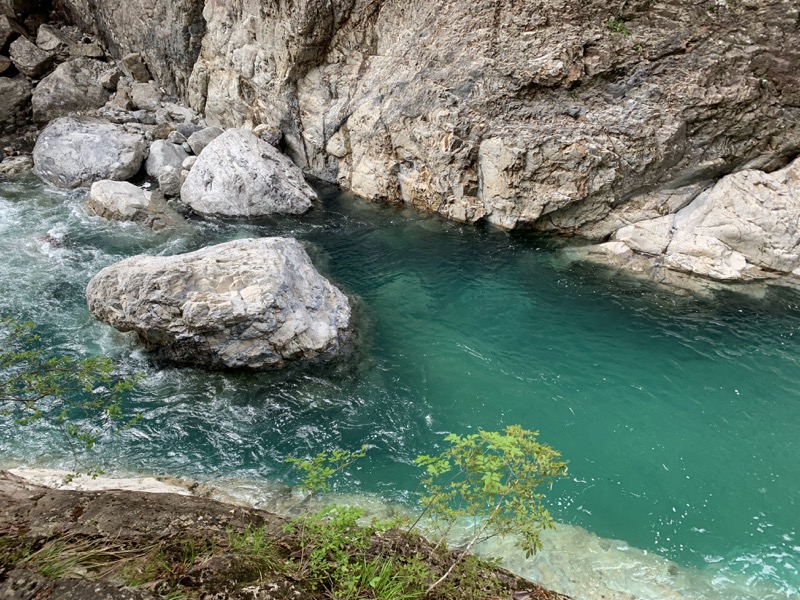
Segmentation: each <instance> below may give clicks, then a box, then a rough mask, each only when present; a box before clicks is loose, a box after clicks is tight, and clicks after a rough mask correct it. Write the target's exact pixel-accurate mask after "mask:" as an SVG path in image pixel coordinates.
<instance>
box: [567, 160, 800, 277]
mask: <svg viewBox="0 0 800 600" xmlns="http://www.w3.org/2000/svg"><path fill="white" fill-rule="evenodd" d="M579 252H582V253H583V254H584V257H585V258H587V259H589V260H595V261H598V262H604V263H610V264H613V265H615V266H618V267H623V268H629V269H633V270H638V271H646V270H654V269H661V270H663V269H669V270H672V271H676V272H680V273H686V274H691V275H696V276H700V277H705V278H709V279H712V280H717V281H732V282H736V281H751V280H759V279H772V278H774V277H775V276H776V275H789V276H794V277H800V158H798V159H796V160H795V161H794V162H793V163H791V164H790V165H788V166H787V167H785V168H783V169H780V170H779V171H775V172H774V173H765V172H763V171H757V170H746V171H740V172H738V173H734V174H732V175H728V176H727V177H724V178H722V179H721V180H720V181H719V182H718V183H717V184H716V185H715V186H714V187H713V188H711V189H709V190H708V191H706V192H703V193H702V194H700V195H699V196H698V197H697V198H696V199H695V200H694V201H692V202H691V203H690V204H689V205H688V206H686V207H685V208H683V209H682V210H680V211H678V212H677V213H676V214H674V215H665V216H663V217H658V218H655V219H649V220H645V221H640V222H638V223H633V224H630V225H627V226H625V227H623V228H621V229H619V230H618V231H617V232H616V233H615V234H614V235H613V240H612V241H611V242H608V243H606V244H602V245H599V246H592V247H589V248H586V249H584V250H581V251H579Z"/></svg>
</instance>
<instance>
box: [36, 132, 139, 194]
mask: <svg viewBox="0 0 800 600" xmlns="http://www.w3.org/2000/svg"><path fill="white" fill-rule="evenodd" d="M144 150H145V144H144V137H143V135H141V134H139V133H129V132H127V131H126V130H125V129H123V128H122V127H120V126H118V125H114V124H112V123H109V122H108V121H104V120H103V119H97V118H94V117H62V118H61V119H57V120H55V121H53V122H52V123H50V124H49V125H48V126H47V127H46V128H45V129H44V131H42V133H41V135H40V136H39V139H38V140H37V142H36V147H35V148H34V149H33V162H34V165H35V167H34V172H35V173H36V175H37V176H38V177H39V178H40V179H41V180H42V181H44V182H45V183H49V184H52V185H55V186H58V187H65V188H76V187H88V186H90V185H91V184H92V183H94V182H95V181H100V180H102V179H113V180H116V181H124V180H127V179H130V178H131V177H133V176H134V175H136V173H137V172H138V171H139V169H140V168H141V166H142V161H143V159H144Z"/></svg>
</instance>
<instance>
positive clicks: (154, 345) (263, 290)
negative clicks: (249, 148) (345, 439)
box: [86, 238, 350, 369]
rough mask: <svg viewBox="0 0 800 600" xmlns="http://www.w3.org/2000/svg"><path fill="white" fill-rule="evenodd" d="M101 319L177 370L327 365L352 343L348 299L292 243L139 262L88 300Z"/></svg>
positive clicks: (94, 285) (97, 280) (109, 272)
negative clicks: (133, 334)
mask: <svg viewBox="0 0 800 600" xmlns="http://www.w3.org/2000/svg"><path fill="white" fill-rule="evenodd" d="M86 298H87V301H88V303H89V310H91V312H92V314H93V315H94V316H95V318H97V319H99V320H101V321H104V322H106V323H108V324H110V325H112V326H113V327H115V328H117V329H119V330H121V331H135V332H136V333H137V334H138V335H139V338H140V339H141V340H142V342H143V343H144V344H145V346H146V347H147V348H149V349H151V350H155V351H157V352H158V354H159V355H160V356H161V357H163V358H166V359H169V360H172V361H174V362H176V363H179V364H185V365H196V366H203V367H210V368H217V369H238V368H245V369H268V368H277V367H282V366H284V365H286V364H287V363H289V362H293V361H301V360H311V359H319V358H327V357H329V356H331V355H333V354H335V353H336V352H337V351H338V350H339V349H340V348H341V346H342V344H343V343H344V342H345V340H346V339H347V337H348V329H349V326H350V304H349V302H348V299H347V297H346V296H345V295H344V294H343V293H342V292H341V291H339V290H338V289H337V288H336V287H335V286H333V285H332V284H331V283H330V282H329V281H328V280H327V279H325V278H324V277H322V276H321V275H320V274H319V273H318V272H317V270H316V269H315V268H314V265H313V264H312V263H311V259H310V258H309V257H308V254H307V253H306V252H305V250H304V249H303V246H302V245H301V244H300V243H299V242H298V241H297V240H294V239H291V238H262V239H246V240H236V241H233V242H228V243H225V244H219V245H217V246H211V247H208V248H203V249H202V250H198V251H196V252H191V253H189V254H183V255H179V256H169V257H163V256H134V257H132V258H129V259H127V260H123V261H122V262H119V263H117V264H114V265H111V266H110V267H107V268H105V269H103V270H102V271H100V273H98V274H97V275H96V276H95V277H94V278H93V279H92V280H91V281H90V282H89V286H88V288H87V290H86Z"/></svg>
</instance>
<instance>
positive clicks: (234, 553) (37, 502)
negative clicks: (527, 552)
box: [0, 472, 567, 600]
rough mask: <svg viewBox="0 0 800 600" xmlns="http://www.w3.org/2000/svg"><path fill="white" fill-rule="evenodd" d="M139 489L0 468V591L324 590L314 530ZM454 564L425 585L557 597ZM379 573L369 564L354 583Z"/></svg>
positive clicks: (265, 593) (406, 541) (419, 547)
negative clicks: (57, 483)
mask: <svg viewBox="0 0 800 600" xmlns="http://www.w3.org/2000/svg"><path fill="white" fill-rule="evenodd" d="M106 483H107V484H108V481H107V482H106ZM128 483H130V482H128ZM141 483H142V484H145V483H147V482H141ZM112 486H113V483H112ZM96 487H99V486H96ZM143 487H145V486H144V485H143ZM149 489H150V491H158V492H163V493H144V492H141V491H131V490H126V491H121V490H119V489H107V490H103V491H67V490H55V489H52V488H46V487H42V486H40V485H36V484H33V483H30V482H29V481H26V480H24V479H22V478H20V477H17V476H15V475H12V474H10V473H8V472H0V594H2V596H3V597H4V598H9V599H14V600H33V599H34V598H42V597H47V596H50V597H57V598H72V599H74V600H80V599H83V598H86V599H90V598H91V599H92V600H96V599H98V598H109V599H110V598H126V599H130V600H147V599H150V598H153V599H155V598H160V597H164V596H165V595H166V594H171V596H170V597H178V595H180V597H181V598H215V599H218V600H222V599H226V598H231V599H234V598H235V599H245V598H246V599H248V600H251V599H252V600H256V599H264V600H266V599H268V598H274V599H278V598H296V597H298V596H302V597H304V598H327V597H329V596H328V595H327V592H326V589H325V586H326V585H328V586H329V585H335V581H327V582H324V583H323V582H317V585H318V586H319V587H317V586H315V585H314V583H315V580H314V570H313V569H314V567H313V566H312V563H310V562H309V561H307V560H306V558H307V556H308V554H310V553H311V552H313V549H314V543H315V542H316V540H312V539H310V538H304V537H302V536H303V534H302V533H300V532H299V530H297V529H293V528H292V527H291V526H289V527H288V528H287V524H288V523H289V522H288V521H287V520H286V519H284V518H281V517H278V516H275V515H273V514H270V513H267V512H264V511H260V510H254V509H250V508H246V507H242V506H236V505H230V504H224V503H221V502H217V501H214V500H210V499H205V498H199V497H196V496H192V495H188V494H187V491H186V489H185V488H182V487H180V486H174V485H172V486H171V485H166V484H158V485H152V482H151V485H150V486H149ZM349 535H351V536H352V537H353V538H354V539H355V538H356V537H358V534H357V533H356V532H350V533H349ZM304 544H306V545H304ZM351 551H352V552H356V550H354V549H351ZM366 556H369V557H372V558H373V559H374V558H377V559H379V560H380V564H381V565H388V564H390V563H391V564H393V565H402V564H406V563H407V564H414V565H417V567H418V568H420V569H424V570H425V571H426V572H428V573H430V574H431V576H432V577H436V576H437V575H438V574H439V573H442V572H444V570H445V569H447V567H448V566H449V564H450V563H451V562H452V560H453V559H454V557H455V556H456V554H455V553H450V552H443V551H437V550H436V549H435V548H433V547H432V546H431V545H430V544H428V543H427V542H425V541H424V540H423V539H421V538H418V537H416V536H410V537H405V536H401V535H400V534H399V533H397V532H392V531H386V532H383V533H374V534H373V535H372V536H371V537H370V538H368V548H367V549H366ZM464 565H465V566H464V568H461V569H459V568H456V570H455V571H454V573H453V575H452V577H453V579H452V580H451V582H449V583H448V584H447V585H442V586H440V587H439V588H437V590H436V591H434V592H433V593H431V594H429V595H428V596H426V597H429V598H475V597H480V598H487V599H489V598H498V599H499V598H503V599H505V598H509V597H512V598H515V599H517V600H534V599H538V600H567V597H566V596H562V595H560V594H556V593H553V592H549V591H547V590H544V589H543V588H541V587H538V586H536V585H534V584H532V583H531V582H528V581H525V580H523V579H521V578H518V577H515V576H513V575H512V574H510V573H508V572H507V571H504V570H502V569H498V568H494V567H490V566H489V565H488V564H487V563H479V562H478V561H475V560H469V561H467V562H466V563H464ZM355 567H356V565H353V568H355ZM420 572H421V571H420ZM373 575H375V574H373ZM431 581H432V580H431ZM377 582H378V577H377V576H376V578H375V579H371V580H368V581H364V582H363V585H365V586H366V588H368V589H369V588H370V586H373V587H374V586H375V585H378V583H377ZM405 583H406V584H409V583H410V582H405ZM419 584H424V582H418V584H417V587H419Z"/></svg>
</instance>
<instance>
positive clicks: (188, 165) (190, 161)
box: [181, 156, 197, 171]
mask: <svg viewBox="0 0 800 600" xmlns="http://www.w3.org/2000/svg"><path fill="white" fill-rule="evenodd" d="M196 162H197V157H196V156H187V157H186V160H184V161H183V164H182V165H181V168H182V169H184V170H186V171H191V170H192V167H193V166H194V163H196Z"/></svg>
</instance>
